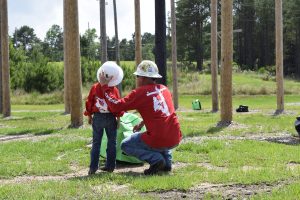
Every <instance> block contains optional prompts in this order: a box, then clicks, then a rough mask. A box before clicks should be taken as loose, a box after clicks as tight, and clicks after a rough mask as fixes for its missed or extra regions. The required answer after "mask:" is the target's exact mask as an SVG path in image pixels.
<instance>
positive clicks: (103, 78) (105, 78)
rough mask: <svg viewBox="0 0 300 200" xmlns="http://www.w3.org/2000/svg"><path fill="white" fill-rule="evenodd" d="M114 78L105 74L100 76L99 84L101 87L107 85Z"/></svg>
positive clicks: (102, 73)
mask: <svg viewBox="0 0 300 200" xmlns="http://www.w3.org/2000/svg"><path fill="white" fill-rule="evenodd" d="M112 78H113V77H112V76H105V73H104V72H101V73H100V74H99V82H100V84H101V85H107V84H108V83H109V81H110V80H111V79H112Z"/></svg>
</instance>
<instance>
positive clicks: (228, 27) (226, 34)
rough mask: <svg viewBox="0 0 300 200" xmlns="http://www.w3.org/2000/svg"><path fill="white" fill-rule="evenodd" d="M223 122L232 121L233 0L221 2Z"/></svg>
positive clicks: (228, 122)
mask: <svg viewBox="0 0 300 200" xmlns="http://www.w3.org/2000/svg"><path fill="white" fill-rule="evenodd" d="M221 6H222V11H221V12H222V13H221V14H222V16H221V17H222V20H221V62H222V64H221V65H222V66H221V122H222V123H226V124H230V123H231V121H232V53H233V47H232V41H233V36H232V33H233V30H232V0H221Z"/></svg>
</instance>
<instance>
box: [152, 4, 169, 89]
mask: <svg viewBox="0 0 300 200" xmlns="http://www.w3.org/2000/svg"><path fill="white" fill-rule="evenodd" d="M155 62H156V64H157V67H158V69H159V73H160V75H162V78H161V79H158V83H161V84H163V85H167V56H166V2H165V0H155Z"/></svg>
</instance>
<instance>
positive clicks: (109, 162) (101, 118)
mask: <svg viewBox="0 0 300 200" xmlns="http://www.w3.org/2000/svg"><path fill="white" fill-rule="evenodd" d="M92 127H93V144H92V149H91V163H90V169H93V170H97V169H98V167H99V156H100V148H101V141H102V136H103V130H104V129H105V132H106V136H107V149H106V163H105V167H106V168H108V169H115V167H116V137H117V121H116V118H115V116H114V115H113V114H112V113H94V116H93V125H92Z"/></svg>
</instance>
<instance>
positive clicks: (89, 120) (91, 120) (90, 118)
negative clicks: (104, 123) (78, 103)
mask: <svg viewBox="0 0 300 200" xmlns="http://www.w3.org/2000/svg"><path fill="white" fill-rule="evenodd" d="M88 123H89V124H92V123H93V119H92V116H90V115H89V116H88Z"/></svg>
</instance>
